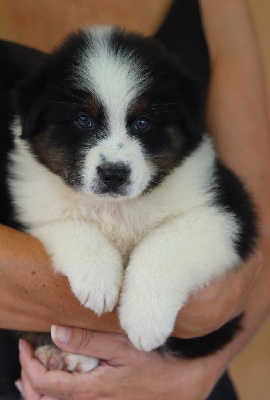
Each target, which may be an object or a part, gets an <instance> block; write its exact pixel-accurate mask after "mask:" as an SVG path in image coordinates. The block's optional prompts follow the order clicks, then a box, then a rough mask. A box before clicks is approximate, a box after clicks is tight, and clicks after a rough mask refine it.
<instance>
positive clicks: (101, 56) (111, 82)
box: [77, 27, 149, 134]
mask: <svg viewBox="0 0 270 400" xmlns="http://www.w3.org/2000/svg"><path fill="white" fill-rule="evenodd" d="M85 33H86V35H89V51H88V49H86V51H84V53H83V54H82V55H81V56H82V60H81V64H80V67H79V70H77V73H78V75H79V76H78V78H79V84H80V86H82V87H83V88H85V89H86V90H87V89H88V90H89V89H90V90H91V92H92V93H94V95H95V96H96V97H97V99H98V100H99V101H100V102H101V104H102V105H103V107H104V109H105V112H106V116H107V118H108V123H109V124H108V125H109V128H110V133H111V134H112V132H111V128H112V127H114V128H115V127H116V126H115V125H118V129H119V128H120V127H122V128H123V123H124V122H125V119H126V114H127V109H128V107H129V105H130V104H131V103H132V101H134V99H136V98H137V97H138V96H139V95H140V94H141V93H142V90H143V89H145V88H146V86H147V84H148V81H149V77H148V76H147V73H146V72H145V68H144V66H143V65H142V64H140V62H139V61H138V59H136V56H135V54H134V52H133V51H132V49H122V50H121V49H120V50H118V51H117V54H115V50H114V49H113V48H112V47H111V43H110V38H111V36H112V35H113V29H112V28H110V27H105V28H97V29H87V30H85Z"/></svg>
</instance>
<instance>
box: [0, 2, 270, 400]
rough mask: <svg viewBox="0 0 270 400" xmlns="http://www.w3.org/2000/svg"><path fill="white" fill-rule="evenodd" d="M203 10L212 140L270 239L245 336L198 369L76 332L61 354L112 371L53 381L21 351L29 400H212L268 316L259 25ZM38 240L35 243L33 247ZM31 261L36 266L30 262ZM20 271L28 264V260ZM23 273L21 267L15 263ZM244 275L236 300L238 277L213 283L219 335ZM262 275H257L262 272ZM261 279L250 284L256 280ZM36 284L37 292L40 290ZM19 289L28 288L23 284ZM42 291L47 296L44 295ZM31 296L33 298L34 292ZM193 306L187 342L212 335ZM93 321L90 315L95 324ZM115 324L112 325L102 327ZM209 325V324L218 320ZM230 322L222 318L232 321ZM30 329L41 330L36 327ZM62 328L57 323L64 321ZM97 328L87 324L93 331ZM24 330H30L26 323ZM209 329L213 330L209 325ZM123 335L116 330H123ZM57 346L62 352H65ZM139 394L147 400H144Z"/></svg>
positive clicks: (269, 195) (199, 305)
mask: <svg viewBox="0 0 270 400" xmlns="http://www.w3.org/2000/svg"><path fill="white" fill-rule="evenodd" d="M201 7H202V13H203V21H204V28H205V33H206V37H207V41H208V44H209V48H210V54H211V62H212V76H211V84H210V89H209V95H208V103H207V121H208V125H209V128H210V131H211V133H212V134H213V136H214V139H215V142H216V145H217V149H218V152H219V154H220V156H221V158H222V159H223V161H224V162H225V163H226V164H227V165H229V166H230V167H231V168H233V169H234V170H235V171H236V172H237V173H238V175H239V176H240V177H242V179H243V180H244V181H245V183H246V185H247V187H248V189H249V190H250V191H251V193H252V194H253V197H254V201H255V203H256V207H257V210H258V214H259V216H260V219H261V227H262V229H261V238H260V242H259V249H260V251H261V252H262V254H263V258H264V267H263V268H262V269H261V271H260V274H259V279H258V282H257V285H256V286H255V288H254V289H253V293H250V292H249V296H250V301H249V302H248V304H246V306H245V307H244V309H245V320H244V329H243V330H242V332H241V333H240V334H239V335H238V336H237V337H236V338H235V340H234V341H233V342H232V343H231V344H229V345H228V346H227V347H226V348H225V349H224V350H222V351H220V352H218V353H216V354H215V355H214V356H211V357H206V358H202V359H197V360H193V361H186V360H177V361H176V360H175V359H172V358H162V357H160V356H158V355H156V354H155V353H153V352H151V353H144V352H139V351H137V350H135V349H134V348H133V347H132V346H131V345H130V344H129V342H128V341H127V339H126V338H125V336H123V335H118V334H117V335H115V334H109V333H107V334H104V333H97V332H96V333H93V332H92V333H91V332H90V331H83V334H82V331H81V330H74V331H72V332H73V335H72V336H71V343H68V344H65V345H63V344H62V345H61V347H62V348H63V349H65V350H69V351H74V352H81V353H82V354H83V353H84V354H88V355H92V356H96V357H101V358H103V359H104V362H103V363H102V364H101V365H100V366H99V367H98V368H97V369H96V371H93V372H92V373H89V374H84V375H81V374H78V373H76V374H67V373H64V372H55V371H49V372H47V371H46V370H45V369H44V367H42V366H41V365H40V364H39V362H38V361H37V360H34V359H33V357H32V351H31V349H30V348H29V346H28V345H27V344H26V343H24V342H23V344H22V351H21V363H22V367H23V370H22V381H21V382H20V385H21V386H22V388H23V390H24V391H25V393H26V399H27V400H36V399H41V398H42V399H44V400H45V399H47V400H48V397H44V396H41V394H47V395H50V396H51V397H52V398H55V399H65V400H66V399H68V400H69V399H72V400H84V399H87V400H88V399H105V398H108V399H120V400H121V399H126V398H130V399H131V400H132V399H139V398H140V399H157V400H158V399H168V400H169V399H176V398H183V399H185V400H205V398H206V397H207V395H208V394H209V393H210V391H211V389H212V387H213V385H214V384H215V382H216V380H217V379H218V377H219V376H220V375H221V374H222V372H223V371H224V369H225V368H226V367H227V366H228V364H229V362H230V361H231V360H232V359H233V358H234V357H235V356H236V354H237V353H238V352H239V351H240V350H241V349H242V348H243V347H244V346H245V345H246V344H247V343H248V341H249V340H250V339H251V337H252V336H253V335H254V333H255V332H256V330H257V329H258V327H259V326H260V325H261V323H262V322H263V321H264V319H265V317H266V315H267V314H268V313H269V309H270V295H269V282H270V269H269V264H270V250H269V248H268V247H269V228H270V221H269V218H270V202H269V199H270V171H269V156H270V144H269V140H270V136H269V125H268V118H267V112H266V102H265V94H264V88H263V77H262V72H261V65H260V57H259V54H258V50H257V45H256V42H255V39H254V35H253V29H252V24H251V22H250V18H249V14H248V12H247V8H246V5H245V2H244V1H243V0H233V1H230V2H224V0H201ZM21 235H23V234H21ZM26 237H27V239H26V238H25V243H26V242H27V241H28V240H30V239H29V237H28V236H27V235H26ZM31 240H34V239H32V238H31ZM18 242H19V240H18ZM17 244H18V243H17ZM15 247H16V246H15ZM34 248H35V249H36V248H37V249H38V250H37V253H36V256H35V257H34V256H33V254H32V257H33V259H32V260H35V262H34V264H32V266H33V265H34V266H36V267H37V268H38V259H39V257H38V254H42V251H43V250H42V248H41V246H40V247H39V245H36V246H35V247H34ZM25 251H26V250H25ZM39 252H41V253H39ZM16 254H17V253H16V252H15V254H12V251H11V253H9V254H8V255H7V259H6V261H8V260H10V258H9V257H11V260H13V262H12V263H13V265H14V257H15V261H16V257H18V256H17V255H16ZM30 259H31V257H30ZM30 259H29V258H28V260H29V261H30ZM44 259H45V262H44V266H45V267H46V268H48V267H49V261H48V259H47V261H46V256H45V258H44ZM44 259H43V260H44ZM20 262H21V263H23V261H22V260H21V261H20ZM42 262H43V261H42ZM253 262H254V264H253V268H254V270H255V271H257V270H258V265H259V264H260V261H258V259H256V260H254V261H253ZM5 265H6V267H5ZM7 265H8V263H7V264H4V267H3V270H5V273H4V275H6V276H8V278H7V279H6V280H7V281H8V282H10V283H9V285H10V287H9V289H7V290H10V293H13V295H14V293H16V285H14V286H15V287H12V282H11V281H10V277H9V274H10V272H9V271H8V272H7ZM15 265H18V264H16V263H15ZM23 265H24V263H23ZM46 268H45V272H44V275H45V276H43V278H47V279H48V280H47V281H46V282H47V283H48V284H49V285H52V286H53V285H54V283H52V282H51V277H50V272H49V271H47V270H46ZM19 269H20V268H18V270H19ZM251 269H252V268H251ZM33 270H35V268H34V269H33ZM35 271H36V270H35ZM244 271H245V268H244V267H243V268H239V269H238V271H237V272H235V274H236V275H235V276H234V278H235V281H236V282H238V284H237V285H236V287H234V285H232V286H231V287H230V290H228V286H226V281H227V279H230V275H229V276H228V277H226V278H225V279H224V280H223V281H222V282H221V283H219V285H221V286H219V291H216V292H215V289H213V288H215V283H213V284H212V288H211V290H213V292H214V296H213V298H212V300H214V299H215V302H213V303H212V304H213V308H212V309H214V310H216V312H214V314H213V320H212V325H211V324H209V325H208V327H209V326H210V325H211V326H217V324H216V320H217V319H218V318H217V315H216V313H217V314H219V313H220V314H221V315H223V317H224V315H227V316H226V318H227V317H228V314H230V315H233V314H234V311H232V309H233V308H234V310H236V309H237V310H239V304H240V303H241V302H242V301H243V299H242V297H241V295H240V296H239V298H238V300H237V301H236V302H235V303H234V304H233V307H232V309H230V312H229V313H228V307H229V305H227V303H225V304H224V302H223V301H222V302H221V303H222V305H221V306H220V303H219V296H220V294H221V293H223V292H224V291H225V290H226V289H225V288H227V291H228V292H229V297H231V296H232V298H233V297H234V296H235V291H237V290H238V289H239V287H240V288H241V290H240V291H245V290H244V287H245V285H244V286H243V287H241V284H240V282H243V281H242V280H243V279H244V278H243V274H244ZM18 272H19V271H18ZM28 275H29V276H30V275H31V279H33V281H35V279H36V275H37V273H36V275H32V274H31V269H28ZM251 275H252V274H251ZM254 275H256V272H255V274H254ZM254 275H252V276H253V277H254ZM55 279H60V280H61V279H62V283H63V282H64V278H61V277H56V276H55ZM39 280H40V279H38V280H36V282H39ZM245 280H246V279H244V281H245ZM0 281H1V280H0ZM33 281H31V282H32V283H33ZM52 281H53V279H52ZM252 281H253V278H252V279H251V280H250V281H249V280H248V279H247V281H246V284H247V286H246V287H249V286H250V282H252ZM19 282H21V281H20V280H19ZM233 282H234V279H233ZM17 284H18V285H19V287H20V289H21V288H22V284H21V283H20V284H19V283H18V282H17ZM36 284H37V283H36ZM223 285H224V286H223ZM251 286H252V285H251ZM38 288H40V289H41V287H40V286H38ZM53 288H54V290H56V291H58V289H59V288H57V286H56V287H54V286H53ZM25 290H27V285H26V289H25ZM208 290H209V288H207V289H206V290H205V291H204V296H206V297H207V293H208ZM14 291H15V292H14ZM22 291H23V290H22ZM17 292H18V290H17ZM40 292H42V290H40ZM67 292H68V289H67ZM18 294H19V293H18ZM48 294H49V291H48V292H47V296H44V299H43V301H40V304H41V312H42V311H43V315H45V318H47V320H48V322H49V321H50V318H52V316H53V315H54V312H53V310H54V304H53V302H54V301H52V302H51V303H50V301H51V300H50V298H49V297H50V296H48ZM63 294H65V292H63ZM24 295H25V296H28V297H27V299H29V301H30V304H31V296H33V294H31V293H29V292H28V293H24ZM201 295H202V293H201V294H198V298H199V296H201ZM21 296H22V293H21ZM39 296H40V293H39ZM41 297H42V295H41ZM47 297H48V298H49V299H48V298H47ZM32 298H33V297H32ZM46 298H47V300H46ZM52 298H53V296H52ZM244 298H245V296H244ZM66 299H68V297H65V298H64V299H62V305H61V301H60V300H59V299H55V305H56V307H55V309H56V310H57V312H56V314H57V318H59V321H60V317H61V318H63V319H65V316H63V315H61V313H63V314H65V312H66V308H67V309H68V307H69V306H68V305H65V301H63V300H66ZM46 301H47V304H48V303H49V305H48V307H47V306H46ZM194 301H195V303H193V304H195V305H196V307H195V311H194V315H196V317H194V319H193V318H192V316H190V314H189V313H188V314H189V316H187V319H188V322H186V323H184V324H183V325H184V326H185V329H186V330H187V331H188V332H189V333H188V335H187V336H189V337H190V336H196V335H198V334H201V333H202V332H204V328H203V327H204V322H205V318H206V317H205V315H204V314H205V310H209V308H207V307H206V306H205V304H204V303H203V302H202V301H196V299H195V300H194ZM244 302H245V301H244ZM2 304H4V301H1V306H2ZM44 304H45V306H44ZM63 304H64V305H63ZM67 304H68V302H67ZM72 307H75V306H72ZM187 307H189V306H187ZM191 307H192V303H191ZM1 308H2V307H1ZM3 309H4V310H6V314H5V312H4V316H5V317H6V318H8V316H9V312H8V310H10V305H9V306H8V305H5V306H3ZM14 309H15V310H14ZM30 309H31V308H29V314H30ZM212 309H211V311H212ZM47 310H49V311H47ZM78 310H79V308H78ZM196 310H197V311H196ZM16 313H17V311H16V306H14V308H13V309H12V310H11V315H12V319H13V321H14V326H15V327H16ZM90 315H91V314H90V313H89V318H90ZM108 316H109V314H108ZM108 316H107V315H106V316H105V317H104V321H105V320H106V318H107V317H108ZM29 318H30V317H29ZM92 318H93V319H92ZM209 318H210V320H211V317H209ZM226 318H224V320H225V321H226ZM52 319H54V317H53V318H52ZM82 319H83V320H84V321H85V320H86V319H87V317H86V316H84V317H82ZM90 319H91V322H93V325H92V329H99V328H96V327H95V325H94V321H95V319H97V318H95V317H94V315H92V317H91V318H90ZM3 321H5V319H3ZM6 321H7V319H6ZM28 321H30V323H29V326H31V318H30V319H29V320H28ZM181 321H182V318H178V320H177V329H178V327H179V325H180V326H181ZM32 322H34V321H33V320H32ZM55 322H57V323H59V322H58V321H55ZM71 322H72V323H71ZM91 322H89V325H90V324H91ZM208 322H209V321H208ZM20 323H21V324H23V323H24V322H23V318H22V321H21V322H20ZM60 323H61V324H66V325H67V324H69V325H74V326H83V325H82V324H81V325H80V323H79V324H76V323H75V324H73V320H69V321H66V322H65V321H63V320H62V322H60ZM111 323H112V326H114V322H113V321H111ZM108 325H110V323H109V324H108ZM205 325H207V322H206V324H205ZM115 326H117V323H116V325H115ZM85 327H86V326H85ZM187 327H188V329H187ZM89 328H91V326H89ZM177 329H176V331H177ZM104 330H106V331H109V330H110V326H108V329H105V328H104ZM111 331H115V332H116V331H117V328H116V330H115V329H114V328H111ZM179 332H180V331H179ZM179 336H181V334H180V335H179ZM123 343H124V345H123ZM57 344H58V345H59V342H57ZM106 360H107V362H106ZM119 364H120V365H119ZM168 371H169V372H170V373H168ZM67 376H68V382H67ZM142 382H143V383H142ZM157 382H158V384H157ZM75 386H76V387H79V388H80V392H78V391H76V389H75ZM138 393H139V397H138V396H137V394H138ZM136 396H137V397H136Z"/></svg>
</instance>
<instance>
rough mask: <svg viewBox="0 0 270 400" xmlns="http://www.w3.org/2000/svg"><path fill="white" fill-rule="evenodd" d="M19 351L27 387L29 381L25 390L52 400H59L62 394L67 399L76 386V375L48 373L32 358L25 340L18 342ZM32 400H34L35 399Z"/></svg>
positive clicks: (32, 355) (30, 350) (59, 372)
mask: <svg viewBox="0 0 270 400" xmlns="http://www.w3.org/2000/svg"><path fill="white" fill-rule="evenodd" d="M19 349H20V363H21V366H22V371H23V374H24V375H23V377H24V380H26V382H27V385H28V381H29V384H30V386H27V390H28V391H29V392H30V393H31V389H32V392H34V393H35V394H37V393H38V394H43V395H44V396H45V395H46V396H47V397H48V396H49V397H51V398H53V399H55V398H56V399H58V398H61V397H62V396H63V393H64V394H65V395H66V397H67V398H68V397H69V394H70V393H72V392H73V391H74V389H75V388H76V386H77V385H78V380H77V379H78V375H71V374H69V373H68V372H64V371H48V370H47V369H46V368H45V367H44V365H42V364H41V363H40V362H39V361H38V360H37V359H36V358H34V354H33V349H32V348H31V346H30V344H29V343H28V342H27V341H26V340H20V346H19ZM23 384H24V381H23ZM24 389H25V388H24ZM32 394H33V393H31V395H32ZM40 398H41V399H43V398H42V397H37V399H40ZM45 398H46V397H45ZM33 399H34V400H36V398H33ZM27 400H28V399H27ZM29 400H32V398H31V397H30V399H29Z"/></svg>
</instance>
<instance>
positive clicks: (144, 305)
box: [119, 292, 176, 351]
mask: <svg viewBox="0 0 270 400" xmlns="http://www.w3.org/2000/svg"><path fill="white" fill-rule="evenodd" d="M143 297H144V296H142V295H141V293H139V292H138V293H137V294H133V295H131V294H130V293H127V294H126V295H124V296H122V298H121V306H120V309H119V317H120V323H121V326H122V328H124V329H125V331H126V332H127V334H128V337H129V339H130V341H131V342H132V344H133V345H134V346H135V347H136V348H137V349H139V350H144V351H151V350H153V349H156V348H157V347H159V346H162V345H163V344H164V343H165V341H166V339H167V338H168V337H169V336H170V334H171V332H172V330H173V327H174V321H175V318H176V313H174V312H171V310H169V308H168V310H167V311H168V312H165V310H164V309H163V310H162V309H160V304H159V302H155V300H154V299H153V298H151V297H149V298H148V299H147V298H146V297H144V298H143Z"/></svg>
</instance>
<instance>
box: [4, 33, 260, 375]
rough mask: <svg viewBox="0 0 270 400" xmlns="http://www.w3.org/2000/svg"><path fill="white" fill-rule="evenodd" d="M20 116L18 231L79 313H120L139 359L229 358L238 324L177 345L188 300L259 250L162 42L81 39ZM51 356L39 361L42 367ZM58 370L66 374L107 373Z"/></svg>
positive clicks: (235, 185)
mask: <svg viewBox="0 0 270 400" xmlns="http://www.w3.org/2000/svg"><path fill="white" fill-rule="evenodd" d="M15 109H16V118H15V121H14V124H13V127H12V132H13V137H14V148H13V150H12V151H11V152H10V155H9V160H10V163H9V178H8V184H9V189H10V194H11V196H12V199H13V205H14V209H15V220H16V221H17V222H18V223H20V224H21V225H22V226H23V227H24V230H25V231H26V232H28V233H30V234H32V235H34V236H36V237H37V238H38V239H40V240H41V241H42V242H43V244H44V245H45V247H46V249H47V251H48V252H49V254H50V255H51V258H52V262H53V265H54V268H55V271H57V272H59V273H61V274H63V275H65V276H66V277H67V278H68V280H69V283H70V286H71V289H72V291H73V293H74V294H75V296H76V297H77V298H78V299H79V301H80V302H81V304H83V305H84V306H85V307H89V308H90V309H91V310H93V311H95V312H96V313H97V314H98V315H100V314H102V313H104V312H109V311H112V310H113V309H114V307H115V306H116V305H117V304H118V302H119V308H118V310H119V318H120V324H121V326H122V327H123V328H124V329H125V331H126V332H127V335H128V337H129V339H130V340H131V342H132V343H133V344H134V346H135V347H137V348H138V349H142V350H145V351H150V350H153V349H156V348H160V346H163V345H164V343H165V348H167V349H169V350H171V351H172V352H173V353H174V354H182V355H184V356H188V357H193V356H194V357H195V356H199V355H206V354H209V353H211V352H213V351H216V350H217V349H218V348H220V347H222V346H224V344H225V343H227V342H228V341H229V340H230V339H231V338H232V336H233V334H234V333H235V331H236V330H237V329H238V328H239V319H236V320H234V321H232V322H230V323H228V324H227V325H226V326H224V327H223V328H221V329H220V330H218V331H217V332H214V333H213V334H211V335H208V336H206V337H204V338H201V339H194V341H188V340H187V341H181V340H177V339H168V337H169V336H170V334H171V333H172V331H173V327H174V323H175V319H176V316H177V313H178V311H179V310H180V309H181V307H182V306H183V305H184V304H185V302H186V301H187V299H188V297H189V295H190V294H191V293H193V292H194V291H196V290H197V289H199V288H201V287H203V286H204V285H205V284H207V283H208V282H210V281H211V280H213V279H216V278H219V277H221V276H222V275H224V274H225V273H226V272H228V271H230V270H232V269H233V268H235V267H236V266H237V265H239V263H240V262H241V261H242V260H244V259H246V258H247V256H248V255H249V254H250V252H251V250H252V248H253V244H254V239H255V237H256V228H255V215H254V212H253V209H252V206H251V203H250V200H249V197H248V195H247V194H246V192H245V190H244V189H243V186H242V184H241V183H240V182H239V180H238V179H237V178H236V176H235V175H234V174H233V173H232V172H231V171H229V170H228V169H227V168H226V167H224V166H223V165H222V164H221V163H220V161H219V160H218V159H217V156H216V154H215V150H214V147H213V143H212V140H211V138H210V136H209V135H208V134H206V133H205V132H204V131H203V129H202V127H201V126H202V124H201V122H200V121H201V120H200V115H201V111H202V109H201V106H200V102H199V101H198V96H197V88H196V85H195V83H194V80H193V79H192V78H191V77H190V76H189V75H188V74H187V73H186V72H185V71H184V69H183V67H182V65H181V62H180V61H179V60H178V58H177V57H176V56H174V55H172V54H170V53H169V52H168V51H166V50H165V49H164V48H163V47H162V46H161V45H159V44H158V43H156V42H155V40H154V39H152V38H143V37H141V36H139V35H136V34H128V33H125V32H123V31H121V30H119V29H116V28H110V27H105V28H97V29H84V30H82V31H80V32H79V33H77V34H73V35H71V36H69V37H68V38H67V39H66V41H65V42H64V43H63V44H62V46H61V47H59V48H58V49H57V50H56V51H55V52H54V53H52V54H50V55H48V56H47V57H45V60H44V63H43V65H42V66H41V67H40V68H39V69H38V71H37V72H36V73H35V74H34V75H32V76H31V77H30V78H28V79H27V80H25V81H24V82H22V83H21V84H20V86H19V87H18V89H17V93H16V96H15ZM167 339H168V340H167ZM166 340H167V341H166ZM163 349H164V347H163ZM51 351H53V352H57V354H58V353H60V351H58V350H53V348H52V347H51V345H49V346H47V347H41V348H40V349H39V350H38V351H37V352H38V355H39V357H40V359H42V360H43V362H44V363H45V365H46V363H47V364H48V362H47V361H46V360H47V359H48V357H47V356H46V355H48V354H49V355H50V354H51V353H50V352H51ZM58 356H59V357H62V359H63V360H64V361H63V365H62V367H63V368H66V369H68V370H76V369H77V370H83V371H85V370H89V369H91V368H93V366H95V365H97V362H98V361H97V360H91V359H89V360H87V359H86V360H85V359H80V358H78V357H77V356H70V357H71V358H70V357H69V356H68V355H64V356H63V355H62V356H61V353H60V354H58ZM72 357H73V358H72ZM74 357H75V358H74ZM76 357H77V358H76Z"/></svg>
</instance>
